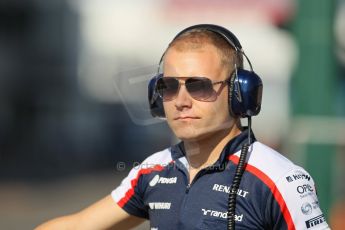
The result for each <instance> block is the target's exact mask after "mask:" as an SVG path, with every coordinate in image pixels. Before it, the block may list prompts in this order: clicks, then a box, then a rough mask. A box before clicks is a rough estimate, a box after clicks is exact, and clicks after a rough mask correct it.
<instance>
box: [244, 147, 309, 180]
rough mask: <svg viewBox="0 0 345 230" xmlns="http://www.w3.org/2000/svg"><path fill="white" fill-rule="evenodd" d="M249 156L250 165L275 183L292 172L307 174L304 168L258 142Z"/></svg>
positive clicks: (250, 150)
mask: <svg viewBox="0 0 345 230" xmlns="http://www.w3.org/2000/svg"><path fill="white" fill-rule="evenodd" d="M249 155H250V157H249V160H248V165H249V166H250V167H252V168H254V169H255V170H257V171H259V172H261V173H262V174H263V175H265V176H267V177H268V178H270V180H272V181H273V182H277V181H278V180H280V179H281V178H283V177H285V175H287V174H289V173H290V172H294V171H303V172H305V170H304V169H303V168H302V167H300V166H298V165H296V164H294V163H293V162H292V161H291V160H290V159H288V158H287V157H285V156H283V155H282V154H281V153H279V152H277V151H276V150H274V149H272V148H271V147H269V146H267V145H265V144H263V143H261V142H258V141H257V142H255V143H254V144H253V145H252V149H249Z"/></svg>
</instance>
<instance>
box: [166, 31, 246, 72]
mask: <svg viewBox="0 0 345 230" xmlns="http://www.w3.org/2000/svg"><path fill="white" fill-rule="evenodd" d="M207 44H211V45H213V46H215V47H216V48H217V50H218V52H219V55H220V58H221V63H222V65H223V66H224V67H226V68H228V71H229V74H230V71H232V70H233V69H234V67H235V64H236V65H237V67H240V68H243V55H242V53H241V52H236V51H235V49H234V47H232V45H230V44H229V42H228V41H227V40H225V38H223V37H222V36H221V35H220V34H217V33H215V32H212V31H210V30H207V29H192V30H189V31H187V32H185V33H183V34H181V35H179V36H178V37H177V38H175V39H174V40H173V41H172V42H171V43H170V44H169V46H168V49H167V50H169V49H170V48H174V49H176V50H178V51H181V52H183V51H188V50H195V49H201V48H202V47H204V46H205V45H207Z"/></svg>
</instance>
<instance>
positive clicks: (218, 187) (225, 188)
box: [212, 184, 249, 198]
mask: <svg viewBox="0 0 345 230" xmlns="http://www.w3.org/2000/svg"><path fill="white" fill-rule="evenodd" d="M212 190H213V191H218V192H225V193H230V186H225V185H221V184H214V185H213V188H212ZM248 194H249V192H247V191H244V190H243V189H238V190H237V195H238V196H241V197H243V198H246V196H247V195H248Z"/></svg>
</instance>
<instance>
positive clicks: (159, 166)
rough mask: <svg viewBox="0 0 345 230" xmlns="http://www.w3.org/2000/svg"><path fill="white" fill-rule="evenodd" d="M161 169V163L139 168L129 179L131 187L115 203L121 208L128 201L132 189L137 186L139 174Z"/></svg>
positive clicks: (132, 192) (132, 191)
mask: <svg viewBox="0 0 345 230" xmlns="http://www.w3.org/2000/svg"><path fill="white" fill-rule="evenodd" d="M163 169H164V167H163V166H161V165H155V166H153V167H150V168H145V169H140V170H139V172H138V174H137V176H136V178H134V179H133V180H131V188H130V189H128V191H127V192H126V194H125V196H124V197H123V198H122V199H121V200H119V202H117V204H118V205H119V206H120V207H121V208H122V207H123V206H124V205H125V204H126V203H127V202H128V201H129V199H131V197H132V196H133V195H134V189H135V187H136V186H137V184H138V180H139V178H140V176H141V175H144V174H150V173H151V172H153V171H162V170H163Z"/></svg>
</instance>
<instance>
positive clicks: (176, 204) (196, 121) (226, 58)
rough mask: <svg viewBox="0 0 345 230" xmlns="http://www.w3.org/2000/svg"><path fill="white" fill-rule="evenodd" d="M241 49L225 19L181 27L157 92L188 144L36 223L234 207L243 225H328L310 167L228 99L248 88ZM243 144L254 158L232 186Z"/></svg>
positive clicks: (200, 221) (176, 220)
mask: <svg viewBox="0 0 345 230" xmlns="http://www.w3.org/2000/svg"><path fill="white" fill-rule="evenodd" d="M242 55H244V53H243V51H242V50H241V46H240V44H239V42H238V40H237V38H236V37H234V35H232V33H231V32H229V31H227V30H226V29H224V28H222V27H219V26H215V25H197V26H194V27H191V28H187V29H186V30H184V31H183V32H182V33H180V34H178V36H177V37H175V39H174V40H173V41H172V42H171V43H170V45H169V47H168V49H167V50H166V52H165V53H164V56H163V76H161V75H160V76H159V77H156V78H155V80H154V83H155V89H154V90H155V92H154V93H153V94H155V93H157V94H158V95H159V98H160V99H161V100H162V102H163V106H164V111H163V115H164V116H165V117H166V120H167V122H168V124H169V126H170V128H171V129H172V130H173V132H174V133H175V135H176V136H177V137H178V138H179V139H180V140H181V142H180V143H179V144H177V145H175V146H172V147H170V148H168V149H165V150H163V151H161V152H158V153H155V154H153V155H151V156H149V157H148V158H147V159H146V160H145V161H144V162H143V163H142V164H141V165H140V166H139V167H135V168H133V169H132V170H131V172H130V173H129V175H128V176H127V177H126V178H125V179H124V180H123V181H122V183H121V185H120V186H119V187H118V188H116V189H115V190H114V191H113V192H112V193H111V195H109V196H107V197H105V198H104V199H102V200H101V201H99V202H97V203H95V204H93V205H92V206H90V207H88V208H86V209H85V210H82V211H81V212H79V213H77V214H73V215H70V216H66V217H61V218H57V219H54V220H52V221H50V222H47V223H46V224H43V225H42V226H39V227H38V228H37V229H108V228H113V229H127V228H130V227H133V226H135V225H137V224H139V223H141V222H142V221H143V220H145V219H149V220H150V226H151V229H216V230H217V229H228V225H231V224H229V223H230V221H231V218H230V217H229V216H231V215H232V217H233V221H234V225H235V228H236V229H309V228H310V229H328V225H327V223H326V221H325V218H324V216H323V214H322V212H321V209H320V207H319V203H318V200H317V196H316V191H315V186H314V182H313V180H312V178H311V177H310V175H309V174H308V173H307V172H306V171H305V170H304V169H302V168H300V167H298V166H296V165H294V164H293V163H292V162H290V161H289V160H288V159H286V158H285V157H283V156H282V155H280V154H279V153H277V152H275V151H274V150H272V149H270V148H269V147H267V146H265V145H263V144H261V143H260V142H258V141H256V140H255V137H254V135H253V133H252V132H251V130H250V128H249V129H246V128H242V127H241V123H240V117H241V116H243V115H238V114H236V113H235V112H234V108H232V107H233V103H232V102H231V103H230V102H229V100H232V97H238V98H239V101H242V99H243V98H242V99H241V96H244V95H243V94H244V92H238V89H239V88H237V91H236V86H235V85H236V84H240V83H239V82H238V78H239V76H238V75H237V74H238V72H241V70H240V68H241V67H242V66H243V63H242V59H243V58H242V57H243V56H242ZM248 61H249V60H248ZM241 84H242V83H241ZM258 94H260V92H259V93H258ZM234 95H235V96H234ZM260 95H261V94H260ZM150 103H153V102H152V101H150ZM257 103H258V105H260V104H259V102H257ZM257 107H258V106H256V111H254V112H253V115H256V114H257V113H258V111H259V109H260V108H257ZM248 111H249V113H248ZM248 111H247V110H245V111H244V113H246V115H245V116H248V117H250V116H251V114H250V111H251V110H250V109H249V110H248ZM247 113H248V114H247ZM245 143H249V144H250V147H249V150H248V149H247V150H248V158H247V164H246V165H244V172H243V176H240V179H239V181H238V183H239V187H238V188H235V187H231V186H233V184H235V182H234V181H235V180H234V175H235V171H236V169H237V164H238V161H239V160H238V159H239V156H240V152H242V153H243V152H246V151H244V150H242V151H241V148H242V146H243V145H244V144H245ZM244 159H245V157H244ZM240 161H241V160H240ZM239 168H241V167H239ZM236 175H237V174H236ZM235 177H236V176H235ZM234 191H235V195H237V197H235V203H233V201H231V202H230V201H229V203H228V200H230V199H229V194H233V193H234ZM230 207H234V210H235V212H234V213H232V212H231V211H229V210H231V208H230ZM229 228H233V226H232V227H231V226H230V227H229Z"/></svg>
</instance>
